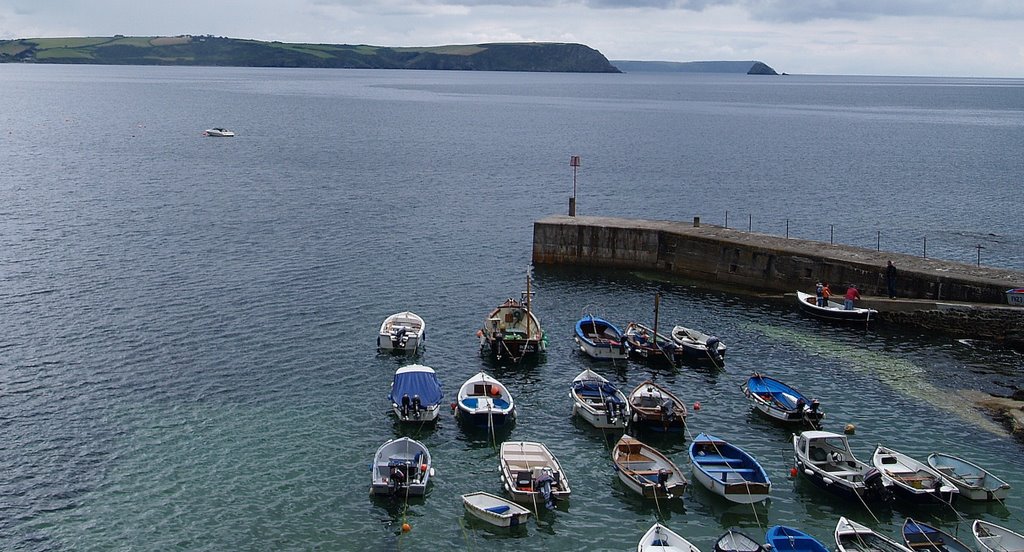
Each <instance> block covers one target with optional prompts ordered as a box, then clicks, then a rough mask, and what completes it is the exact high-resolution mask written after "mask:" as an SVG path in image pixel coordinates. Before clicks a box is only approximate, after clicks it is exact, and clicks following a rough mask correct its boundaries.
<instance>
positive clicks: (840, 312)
mask: <svg viewBox="0 0 1024 552" xmlns="http://www.w3.org/2000/svg"><path fill="white" fill-rule="evenodd" d="M796 296H797V303H798V304H799V305H800V310H802V311H803V312H805V313H807V314H809V315H811V316H814V317H816V318H820V319H822V320H830V321H832V322H857V323H861V324H867V323H870V322H872V321H874V320H875V319H877V318H878V311H876V310H875V309H862V308H854V309H845V308H843V305H840V304H839V303H836V302H835V301H829V302H828V306H825V307H819V306H818V304H817V298H816V297H815V296H814V295H810V294H808V293H804V292H802V291H798V292H796Z"/></svg>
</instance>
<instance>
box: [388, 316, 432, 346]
mask: <svg viewBox="0 0 1024 552" xmlns="http://www.w3.org/2000/svg"><path fill="white" fill-rule="evenodd" d="M426 332H427V325H426V323H424V322H423V318H422V317H421V316H420V315H418V314H416V313H414V312H410V311H405V312H396V313H395V314H392V315H391V316H389V317H387V318H385V319H384V322H382V323H381V325H380V330H379V331H378V332H377V350H379V351H394V352H417V351H419V348H420V346H421V345H422V344H423V342H424V340H425V339H426Z"/></svg>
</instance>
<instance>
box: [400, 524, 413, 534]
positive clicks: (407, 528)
mask: <svg viewBox="0 0 1024 552" xmlns="http://www.w3.org/2000/svg"><path fill="white" fill-rule="evenodd" d="M409 531H412V525H409V524H408V523H403V524H402V532H403V533H408V532H409Z"/></svg>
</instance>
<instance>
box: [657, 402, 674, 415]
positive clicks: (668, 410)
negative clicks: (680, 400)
mask: <svg viewBox="0 0 1024 552" xmlns="http://www.w3.org/2000/svg"><path fill="white" fill-rule="evenodd" d="M658 410H660V411H661V417H662V418H664V419H665V420H671V419H672V418H674V417H675V412H676V405H675V404H673V403H672V399H665V402H663V403H661V406H659V407H658Z"/></svg>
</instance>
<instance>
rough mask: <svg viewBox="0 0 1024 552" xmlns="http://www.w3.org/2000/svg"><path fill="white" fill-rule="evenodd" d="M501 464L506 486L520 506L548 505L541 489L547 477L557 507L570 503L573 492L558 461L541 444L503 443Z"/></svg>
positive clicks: (503, 484)
mask: <svg viewBox="0 0 1024 552" xmlns="http://www.w3.org/2000/svg"><path fill="white" fill-rule="evenodd" d="M498 462H499V468H500V470H501V483H502V487H503V488H504V489H505V492H507V493H508V495H509V496H510V497H511V498H512V500H513V501H515V502H517V503H519V504H527V505H530V506H533V505H537V504H545V503H546V498H545V497H544V493H543V491H542V489H540V488H539V487H538V485H540V484H541V483H542V481H544V480H545V478H550V482H551V487H550V491H551V492H550V496H551V499H552V503H553V504H556V503H558V502H561V501H565V500H568V499H569V496H570V495H571V493H572V490H571V489H570V488H569V481H568V478H567V477H566V475H565V472H563V471H562V467H561V465H560V464H559V462H558V459H556V458H555V457H554V455H553V454H551V452H550V451H549V450H548V449H547V447H545V446H544V445H543V444H541V443H534V442H528V441H506V442H504V443H502V444H501V450H500V452H499V453H498ZM553 504H552V506H553Z"/></svg>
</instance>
